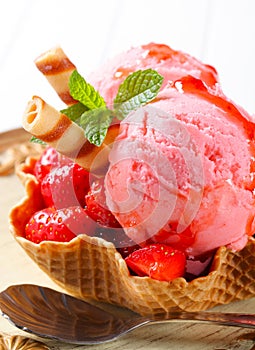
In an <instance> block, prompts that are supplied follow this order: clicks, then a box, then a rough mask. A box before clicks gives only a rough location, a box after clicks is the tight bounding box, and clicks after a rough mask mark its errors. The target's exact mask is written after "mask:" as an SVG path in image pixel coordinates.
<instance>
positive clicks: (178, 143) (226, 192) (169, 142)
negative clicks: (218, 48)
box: [105, 62, 255, 257]
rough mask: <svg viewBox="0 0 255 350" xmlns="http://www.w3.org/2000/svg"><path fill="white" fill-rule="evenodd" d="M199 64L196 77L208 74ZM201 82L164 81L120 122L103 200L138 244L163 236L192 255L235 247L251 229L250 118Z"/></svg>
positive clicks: (254, 151) (253, 153) (216, 89)
mask: <svg viewBox="0 0 255 350" xmlns="http://www.w3.org/2000/svg"><path fill="white" fill-rule="evenodd" d="M150 67H151V68H154V67H153V65H151V62H150ZM160 67H161V69H163V68H162V66H160ZM201 67H202V66H201ZM164 69H165V71H170V70H171V69H170V68H169V70H168V69H167V67H164ZM180 70H181V69H180ZM205 70H206V73H208V74H205V71H204V70H203V69H202V70H201V74H200V77H199V78H201V75H203V77H205V76H206V77H208V76H210V79H209V80H213V79H212V78H213V77H215V75H214V70H213V69H211V68H208V66H206V68H205ZM161 73H162V72H161ZM167 74H168V73H166V76H167V79H168V80H171V78H170V77H169V76H168V75H167ZM163 75H164V73H163ZM215 78H216V77H215ZM208 85H209V84H208V82H207V83H205V82H204V81H202V80H201V79H198V77H194V76H193V77H191V76H186V77H183V78H181V79H178V80H177V81H175V82H174V83H172V84H170V83H169V84H166V85H165V86H164V87H163V89H162V90H161V92H160V93H159V95H158V96H157V98H156V99H155V100H154V101H153V102H151V103H149V104H148V105H146V106H145V107H142V108H140V109H139V110H137V111H134V112H132V113H131V114H130V115H129V116H128V117H127V118H126V119H124V120H123V121H122V122H121V126H120V134H119V136H118V138H117V139H116V140H115V142H114V145H113V148H112V151H111V153H110V157H109V160H110V166H109V169H108V172H107V174H106V178H105V186H106V197H107V204H108V206H109V208H110V209H111V210H112V212H113V213H114V214H115V216H116V218H117V219H118V221H119V222H120V224H121V225H122V226H123V228H124V230H125V232H126V234H127V235H128V236H129V237H130V238H132V239H133V240H134V241H135V242H137V243H138V244H140V245H143V244H144V242H147V243H148V242H165V243H167V244H170V245H171V246H173V247H175V248H178V249H181V250H183V251H185V252H186V253H187V256H188V257H199V256H202V255H204V254H207V253H209V252H211V251H214V250H215V249H216V248H218V247H220V246H224V245H227V246H230V247H231V248H233V249H234V250H239V249H241V248H243V246H244V245H245V244H246V242H247V238H248V236H249V235H252V234H253V233H254V223H253V221H254V214H255V210H254V208H255V206H254V204H255V203H254V201H255V198H254V186H255V182H254V169H255V168H254V159H255V158H254V156H255V149H254V132H255V125H254V123H253V121H252V118H251V117H250V116H249V115H248V114H247V113H246V112H245V111H243V110H242V109H241V108H239V107H238V106H236V105H235V104H234V103H233V102H231V101H230V100H229V99H227V98H226V97H225V96H224V95H223V93H222V92H221V90H220V88H219V86H214V87H213V88H210V87H208Z"/></svg>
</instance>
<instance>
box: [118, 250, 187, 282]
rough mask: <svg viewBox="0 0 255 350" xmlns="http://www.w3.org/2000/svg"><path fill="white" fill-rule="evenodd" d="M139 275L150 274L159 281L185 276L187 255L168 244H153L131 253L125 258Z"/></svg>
mask: <svg viewBox="0 0 255 350" xmlns="http://www.w3.org/2000/svg"><path fill="white" fill-rule="evenodd" d="M125 261H126V263H127V265H128V267H129V268H130V269H131V270H132V271H134V272H135V273H136V274H137V275H138V276H149V277H151V278H153V279H156V280H159V281H172V280H173V279H175V278H177V277H182V276H184V273H185V269H186V256H185V254H184V253H183V252H181V251H180V250H176V249H173V248H172V247H170V246H168V245H166V244H151V245H149V246H146V247H144V248H141V249H138V250H136V251H135V252H133V253H131V254H130V255H129V256H128V257H127V258H126V259H125Z"/></svg>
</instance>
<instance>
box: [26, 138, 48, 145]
mask: <svg viewBox="0 0 255 350" xmlns="http://www.w3.org/2000/svg"><path fill="white" fill-rule="evenodd" d="M30 142H33V143H39V144H40V145H46V142H44V141H42V140H40V139H38V138H37V137H35V136H32V137H31V139H30Z"/></svg>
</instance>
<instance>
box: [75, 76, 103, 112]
mask: <svg viewBox="0 0 255 350" xmlns="http://www.w3.org/2000/svg"><path fill="white" fill-rule="evenodd" d="M69 90H70V94H71V96H72V97H73V98H74V99H75V100H77V101H79V102H81V103H82V104H83V105H84V106H86V107H87V108H88V109H95V108H101V107H105V101H104V99H103V97H102V96H101V95H100V94H99V93H98V92H97V91H96V90H95V89H94V87H93V86H92V85H90V84H89V83H87V82H86V80H85V79H84V78H83V77H82V76H81V75H80V74H79V73H78V72H77V70H74V71H73V73H72V74H71V76H70V79H69Z"/></svg>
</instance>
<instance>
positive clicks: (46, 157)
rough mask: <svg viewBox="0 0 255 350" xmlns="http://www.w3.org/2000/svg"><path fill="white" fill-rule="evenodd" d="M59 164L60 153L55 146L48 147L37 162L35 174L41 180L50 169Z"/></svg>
mask: <svg viewBox="0 0 255 350" xmlns="http://www.w3.org/2000/svg"><path fill="white" fill-rule="evenodd" d="M58 164H59V153H58V152H57V151H56V150H55V148H53V147H47V148H46V149H45V150H44V152H43V153H42V155H41V157H40V158H39V159H38V160H37V162H36V163H35V168H34V174H35V177H36V178H37V180H38V181H39V182H41V181H42V180H43V179H44V178H45V176H46V175H47V174H48V173H49V172H50V170H51V169H52V168H54V167H56V166H57V165H58Z"/></svg>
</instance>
